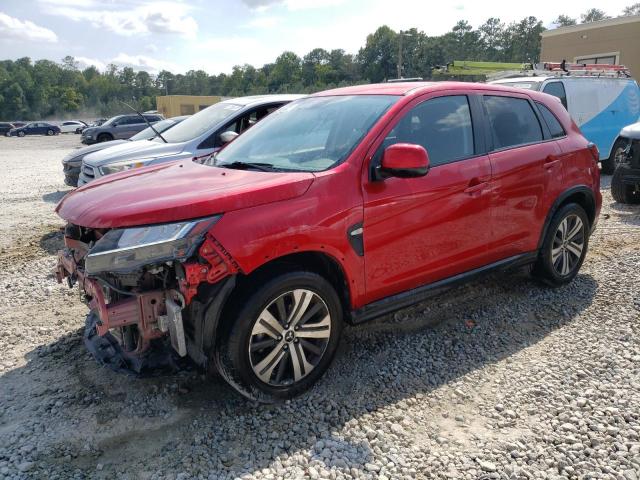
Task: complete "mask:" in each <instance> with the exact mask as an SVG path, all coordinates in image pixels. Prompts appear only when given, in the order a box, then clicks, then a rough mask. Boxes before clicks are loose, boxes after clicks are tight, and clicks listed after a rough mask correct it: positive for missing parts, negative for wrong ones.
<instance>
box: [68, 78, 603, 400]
mask: <svg viewBox="0 0 640 480" xmlns="http://www.w3.org/2000/svg"><path fill="white" fill-rule="evenodd" d="M271 112H272V113H271ZM269 113H270V114H269ZM262 117H266V118H262ZM162 137H164V140H163V139H162V138H160V137H159V136H156V137H154V138H152V139H151V140H145V141H142V142H141V141H133V142H127V143H121V144H120V145H117V146H115V147H112V148H108V149H104V150H101V151H99V152H95V153H92V154H90V155H87V156H86V157H85V158H84V165H83V172H82V174H84V167H85V166H90V167H91V168H92V170H91V172H90V173H91V174H92V175H93V180H92V184H91V185H87V186H83V187H80V188H77V189H76V190H74V191H72V192H71V193H69V194H67V195H66V196H65V197H64V198H63V199H62V201H61V202H60V203H59V205H58V206H57V208H56V211H57V213H58V214H59V215H60V217H62V218H63V219H64V220H65V221H66V222H67V226H66V228H65V244H66V246H67V247H66V248H65V249H64V250H63V251H61V252H60V254H59V261H58V267H57V277H58V280H59V281H63V280H65V279H66V280H67V281H68V283H69V285H70V286H73V285H74V284H75V283H76V282H77V283H78V284H79V285H80V287H81V288H82V289H83V291H84V293H85V295H86V298H87V300H88V303H89V306H90V308H91V314H90V316H89V318H88V322H87V331H86V333H85V343H86V344H87V346H88V348H89V350H90V351H91V352H92V353H93V354H94V356H95V357H96V358H97V359H98V360H100V361H102V362H103V363H104V364H106V365H110V366H112V367H113V366H114V365H118V366H127V368H130V369H134V370H138V371H140V370H142V369H144V368H145V362H146V361H147V359H148V358H149V355H148V354H149V352H150V351H155V352H156V355H154V356H153V358H154V361H156V362H157V361H158V359H159V358H161V356H160V355H159V352H162V351H164V350H163V348H164V347H165V346H167V345H170V347H171V348H172V349H173V351H174V352H175V355H179V356H182V357H187V356H188V357H189V358H190V359H191V360H192V361H193V362H194V363H195V364H196V365H198V366H199V367H200V368H202V369H204V370H217V371H218V372H219V373H220V374H221V375H222V377H223V378H224V379H225V380H227V381H228V382H229V384H230V385H231V386H232V387H233V388H235V389H236V390H238V391H239V392H240V393H242V394H243V395H245V396H247V397H249V398H252V399H256V400H260V401H267V402H268V401H274V400H278V399H285V398H290V397H293V396H295V395H298V394H300V393H301V392H303V391H305V390H307V389H308V388H310V387H311V386H312V385H313V384H314V383H315V382H316V381H317V380H318V379H319V378H320V377H321V376H322V375H323V374H324V373H325V372H326V371H327V369H328V367H329V365H330V364H331V361H332V358H333V356H334V354H335V352H336V349H337V347H338V344H339V341H340V336H341V331H342V328H343V325H344V324H346V323H350V324H357V323H360V322H363V321H366V320H370V319H372V318H375V317H377V316H380V315H385V314H388V313H390V312H393V311H395V310H398V309H401V308H404V307H407V306H409V305H411V304H413V303H416V302H420V301H424V300H425V299H427V298H429V297H430V296H432V295H434V294H435V293H437V292H440V291H442V290H443V289H446V288H448V287H451V286H454V285H457V284H459V283H460V282H462V281H466V280H470V279H472V278H476V277H477V276H478V275H480V274H482V273H485V272H489V271H494V270H497V269H505V268H508V267H517V266H523V265H531V272H532V274H533V275H534V276H535V277H536V278H538V279H540V280H541V281H542V282H544V283H546V284H548V285H551V286H559V285H564V284H567V283H569V282H570V281H571V280H572V279H573V278H574V277H575V276H576V275H577V273H578V271H579V269H580V267H581V265H582V262H583V261H584V258H585V255H586V253H587V250H588V243H589V237H590V234H591V232H592V231H593V229H594V228H595V226H596V224H597V220H598V214H599V211H600V206H601V202H602V197H601V194H600V188H599V187H600V169H599V168H598V160H599V156H598V149H597V147H596V146H595V145H594V144H593V143H592V142H590V141H589V140H587V139H586V138H585V137H584V136H583V135H582V134H581V132H580V130H579V128H578V126H577V125H576V123H575V122H574V121H573V120H572V119H571V117H570V115H569V113H568V112H567V110H566V109H565V108H564V107H563V105H562V104H561V102H560V101H559V100H558V99H557V98H554V97H552V96H550V95H547V94H544V93H540V92H536V91H533V90H523V89H516V88H510V87H505V86H500V85H486V84H484V85H483V84H470V83H453V82H440V83H393V84H389V83H387V84H379V85H361V86H355V87H347V88H341V89H336V90H330V91H326V92H320V93H317V94H314V95H311V96H308V97H301V96H286V97H285V96H263V97H252V98H245V99H233V100H229V101H226V102H221V103H219V104H216V105H214V106H212V107H209V108H207V109H205V110H203V111H202V112H199V113H197V114H195V115H193V116H191V117H189V118H188V119H186V120H184V121H183V122H181V123H180V124H178V125H175V126H173V127H171V128H169V129H168V130H165V131H164V132H163V135H162ZM165 141H166V143H165ZM223 146H224V148H222V147H223ZM211 152H214V153H213V154H212V153H211ZM138 167H140V168H138ZM109 174H112V175H109ZM105 175H109V177H107V178H97V177H99V176H105ZM114 357H117V358H114Z"/></svg>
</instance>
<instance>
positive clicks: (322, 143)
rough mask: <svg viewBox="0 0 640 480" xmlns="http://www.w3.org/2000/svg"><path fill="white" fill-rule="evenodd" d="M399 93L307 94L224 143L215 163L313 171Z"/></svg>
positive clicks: (343, 151)
mask: <svg viewBox="0 0 640 480" xmlns="http://www.w3.org/2000/svg"><path fill="white" fill-rule="evenodd" d="M398 98H399V97H397V96H392V95H354V96H336V97H311V98H306V99H302V100H298V101H296V102H293V103H290V104H288V105H285V106H284V107H282V108H281V109H279V110H277V111H276V112H274V113H272V114H271V115H269V116H268V117H267V118H265V119H264V120H262V121H261V122H259V123H258V124H256V125H255V126H253V127H251V128H250V129H249V130H247V131H246V132H245V133H243V134H242V135H241V136H240V137H238V138H237V139H236V140H234V141H233V143H231V144H229V145H227V147H225V148H224V149H223V150H222V151H221V152H220V153H219V154H218V156H217V158H216V165H217V166H224V165H229V164H233V163H234V162H245V163H267V164H269V165H270V166H273V168H274V169H281V170H294V171H308V172H318V171H321V170H326V169H328V168H331V167H333V166H335V165H337V164H339V163H340V162H342V161H343V160H344V159H345V158H346V157H347V156H348V155H349V154H350V153H351V151H352V150H353V149H354V148H355V146H356V145H357V144H358V142H359V141H360V140H361V139H362V138H363V137H364V136H365V134H366V133H367V132H368V131H369V129H370V128H371V127H372V125H373V124H374V123H375V122H376V121H377V120H378V119H379V118H380V116H381V115H382V114H383V113H384V112H385V111H386V110H387V109H388V108H389V107H390V106H391V105H393V104H394V103H395V102H396V101H397V100H398Z"/></svg>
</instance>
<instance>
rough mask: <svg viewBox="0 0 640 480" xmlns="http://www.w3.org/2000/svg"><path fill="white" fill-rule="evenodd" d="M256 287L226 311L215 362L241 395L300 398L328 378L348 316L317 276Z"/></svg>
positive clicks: (285, 277) (296, 275)
mask: <svg viewBox="0 0 640 480" xmlns="http://www.w3.org/2000/svg"><path fill="white" fill-rule="evenodd" d="M255 286H256V288H253V289H247V290H249V291H253V293H251V294H250V295H247V296H246V297H244V298H242V299H236V301H235V304H236V305H238V307H237V308H231V309H230V311H229V312H226V313H227V315H226V318H225V319H224V320H223V324H222V326H221V334H220V336H219V340H218V345H217V348H216V350H215V352H214V361H215V364H216V366H217V368H218V371H219V372H220V373H221V374H222V376H223V377H224V378H225V379H226V380H227V381H228V382H229V383H230V384H231V386H233V387H234V388H235V389H236V390H238V391H239V392H240V393H241V394H243V395H245V396H246V397H248V398H250V399H252V400H258V401H261V402H265V403H271V402H274V401H277V400H284V399H288V398H292V397H295V396H296V395H299V394H301V393H302V392H304V391H306V390H307V389H309V388H310V387H311V386H312V385H313V384H314V383H315V382H316V381H318V379H319V378H320V377H321V376H322V375H323V374H324V372H325V371H326V370H327V368H328V367H329V365H330V364H331V361H332V360H333V357H334V355H335V352H336V349H337V348H338V344H339V341H340V335H341V332H342V316H343V311H342V306H341V303H340V299H339V298H338V295H337V293H336V291H335V289H334V288H333V286H332V285H331V284H330V283H329V282H328V281H327V280H325V279H324V278H323V277H321V276H320V275H318V274H315V273H312V272H303V271H299V272H292V273H285V274H281V275H278V276H276V277H274V278H272V279H270V280H267V281H266V283H264V284H260V283H259V282H256V285H255ZM236 312H237V313H236Z"/></svg>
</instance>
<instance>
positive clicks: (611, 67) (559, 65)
mask: <svg viewBox="0 0 640 480" xmlns="http://www.w3.org/2000/svg"><path fill="white" fill-rule="evenodd" d="M536 68H537V69H540V70H542V71H545V72H547V74H549V73H553V74H555V75H572V74H573V75H580V76H597V77H630V76H631V72H630V71H629V69H628V68H627V67H625V66H624V65H615V64H611V63H567V61H566V60H562V62H544V63H542V64H537V65H536Z"/></svg>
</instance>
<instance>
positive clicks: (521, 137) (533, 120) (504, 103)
mask: <svg viewBox="0 0 640 480" xmlns="http://www.w3.org/2000/svg"><path fill="white" fill-rule="evenodd" d="M484 103H485V106H486V107H487V114H488V115H489V121H490V124H491V131H492V136H493V148H494V150H495V149H500V148H508V147H513V146H516V145H523V144H526V143H534V142H540V141H542V129H541V128H540V122H538V117H537V116H536V114H535V112H534V111H533V108H531V104H530V103H529V102H528V101H527V100H525V99H522V98H514V97H497V96H485V97H484Z"/></svg>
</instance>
